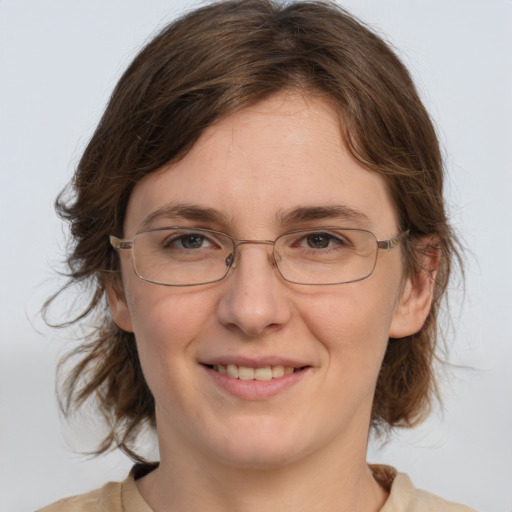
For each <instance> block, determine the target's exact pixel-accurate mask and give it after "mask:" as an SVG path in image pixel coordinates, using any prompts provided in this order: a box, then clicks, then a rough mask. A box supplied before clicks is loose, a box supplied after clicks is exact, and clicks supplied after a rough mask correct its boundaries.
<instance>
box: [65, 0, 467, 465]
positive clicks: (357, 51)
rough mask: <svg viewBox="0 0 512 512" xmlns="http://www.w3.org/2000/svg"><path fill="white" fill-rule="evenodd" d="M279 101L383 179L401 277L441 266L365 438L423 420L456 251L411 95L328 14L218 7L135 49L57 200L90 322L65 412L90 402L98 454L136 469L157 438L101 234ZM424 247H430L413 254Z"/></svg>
mask: <svg viewBox="0 0 512 512" xmlns="http://www.w3.org/2000/svg"><path fill="white" fill-rule="evenodd" d="M285 88H298V89H300V90H302V91H304V92H306V93H310V94H320V95H323V96H324V97H325V98H328V99H329V101H331V102H332V104H334V105H335V106H336V107H337V108H338V109H339V113H340V118H341V119H342V132H343V133H342V134H343V137H344V139H345V142H346V144H347V146H348V148H349V150H350V151H351V153H352V154H353V156H354V157H355V158H356V159H357V160H358V161H359V162H361V163H362V164H364V165H365V166H366V167H368V168H370V169H372V170H374V171H375V172H377V173H379V174H381V175H383V176H384V178H385V180H386V181H387V184H388V187H389V190H390V192H391V194H392V197H393V200H394V204H395V207H396V210H397V213H398V220H399V228H400V229H401V230H406V229H409V230H410V237H409V239H408V240H407V241H406V242H405V243H404V244H403V252H404V261H405V267H406V273H408V274H409V275H414V273H417V272H420V271H422V268H421V256H422V250H429V251H431V250H435V251H437V253H438V254H439V258H440V266H439V271H438V273H437V282H436V293H435V300H434V303H433V305H432V308H431V311H430V314H429V316H428V318H427V320H426V322H425V324H424V326H423V328H422V329H421V330H420V331H419V332H418V333H417V334H414V335H412V336H409V337H408V338H405V339H401V340H390V341H389V344H388V348H387V352H386V355H385V359H384V363H383V365H382V370H381V373H380V376H379V379H378V383H377V389H376V392H375V400H374V406H373V413H372V426H373V427H374V428H384V429H387V428H391V427H394V426H411V425H413V424H415V423H417V422H418V421H419V420H420V419H422V417H423V416H424V415H425V413H426V412H428V410H429V407H430V403H431V399H432V396H433V395H434V394H435V393H436V380H435V373H434V362H435V359H436V345H437V330H438V329H437V325H436V320H437V317H438V308H439V300H440V299H441V297H442V296H443V295H444V292H445V289H446V286H447V283H448V279H449V276H450V269H451V266H452V261H453V259H454V256H455V257H456V259H457V258H458V252H457V246H456V240H455V238H454V236H453V234H452V232H451V229H450V227H449V224H448V222H447V218H446V214H445V208H444V202H443V193H442V192H443V168H442V158H441V154H440V150H439V143H438V140H437V137H436V134H435V131H434V128H433V126H432V122H431V120H430V118H429V115H428V114H427V112H426V110H425V108H424V106H423V104H422V102H421V101H420V99H419V97H418V94H417V91H416V89H415V87H414V85H413V82H412V80H411V78H410V76H409V74H408V72H407V70H406V69H405V67H404V66H403V64H402V63H401V62H400V60H399V59H398V58H397V57H396V55H395V54H394V53H393V51H392V50H391V49H390V48H389V46H388V45H387V44H386V43H384V42H383V40H382V39H381V38H379V37H378V36H376V35H375V34H374V33H373V32H372V31H371V30H370V29H368V28H367V27H366V26H365V25H364V24H362V23H361V22H359V21H357V20H356V19H354V18H353V17H352V16H350V15H349V14H348V13H347V12H345V11H344V10H343V9H341V8H340V7H339V6H336V4H334V3H327V2H320V1H316V2H315V1H311V2H309V1H306V2H297V3H290V4H283V3H278V2H273V1H271V0H227V1H223V2H218V3H214V4H211V5H208V6H205V7H202V8H200V9H197V10H195V11H192V12H190V13H189V14H187V15H185V16H183V17H181V18H180V19H178V20H176V21H174V22H173V23H171V24H170V25H169V26H168V27H166V28H165V29H164V30H163V31H162V32H161V33H160V34H159V35H157V36H156V37H155V38H154V39H153V40H152V41H151V42H150V43H149V44H148V45H147V46H146V47H145V48H144V49H142V51H141V52H140V53H139V54H138V56H137V57H136V58H135V60H134V61H133V63H132V64H131V65H130V66H129V68H128V69H127V71H126V72H125V73H124V75H123V76H122V78H121V79H120V81H119V83H118V84H117V87H116V88H115V90H114V92H113V94H112V97H111V99H110V102H109V104H108V106H107V108H106V111H105V113H104V115H103V117H102V119H101V121H100V123H99V126H98V128H97V130H96V132H95V133H94V135H93V137H92V139H91V141H90V142H89V144H88V146H87V148H86V149H85V151H84V154H83V156H82V158H81V160H80V162H79V165H78V168H77V171H76V174H75V176H74V180H73V182H72V190H73V195H72V197H71V198H67V199H66V194H61V196H59V199H58V200H57V209H58V212H59V214H60V216H61V217H62V218H63V219H65V220H67V221H68V222H69V223H70V227H71V237H72V241H73V246H72V250H71V251H70V254H69V257H68V260H67V263H68V266H69V277H70V283H69V284H73V283H75V284H76V283H78V284H81V285H83V286H85V287H86V288H87V290H89V291H91V298H90V302H89V303H88V305H87V307H85V308H84V310H83V311H82V312H81V313H80V314H79V316H78V317H77V318H75V319H73V320H71V321H70V322H69V323H74V322H86V320H87V319H88V318H90V319H92V320H91V322H90V323H92V330H91V331H90V332H89V333H88V335H87V339H86V340H84V341H83V343H82V344H81V345H80V346H79V347H78V348H77V349H76V350H74V351H73V352H72V353H71V354H70V355H69V356H68V358H75V357H77V358H78V362H77V363H76V364H75V366H74V367H73V369H72V371H71V372H70V373H69V375H68V377H67V380H66V381H65V382H64V383H63V387H62V391H63V392H64V393H63V396H62V398H63V400H62V405H63V408H64V410H65V411H66V412H68V413H69V412H71V411H72V410H74V409H76V408H78V407H80V406H81V405H82V404H83V403H84V402H85V401H86V400H87V399H90V398H93V399H96V403H97V406H98V408H99V410H100V412H101V413H102V415H103V416H104V418H105V419H106V420H107V422H108V424H109V434H108V435H107V437H106V438H105V439H104V441H103V443H102V444H101V445H100V446H99V448H98V450H97V453H101V452H104V451H106V450H108V449H110V448H112V447H119V448H121V449H122V450H123V451H125V452H127V453H128V454H130V455H131V456H132V457H134V458H137V454H136V453H135V451H134V443H135V440H136V437H137V434H138V433H139V431H140V429H141V427H142V426H143V425H144V424H146V423H149V425H151V426H152V427H154V426H155V412H154V399H153V396H152V394H151V392H150V390H149V388H148V387H147V384H146V382H145V379H144V376H143V374H142V370H141V367H140V364H139V359H138V355H137V350H136V346H135V340H134V336H133V334H132V333H128V332H124V331H122V330H121V329H119V328H118V327H117V326H116V325H115V324H114V323H113V321H112V319H111V317H110V314H109V311H108V307H107V304H106V300H105V285H106V283H107V282H108V281H109V280H112V279H114V280H115V279H117V278H118V277H117V276H118V273H117V271H118V269H119V261H118V258H117V255H116V253H115V252H114V250H113V249H112V248H111V246H110V244H109V235H110V234H116V235H119V236H122V225H123V219H124V215H125V210H126V205H127V201H128V198H129V196H130V193H131V191H132V189H133V186H134V185H135V183H137V182H138V181H139V180H140V179H141V178H142V177H144V176H145V175H147V174H148V173H151V172H153V171H155V170H156V169H159V168H160V167H162V166H163V165H164V164H167V163H169V162H173V161H177V160H179V159H180V158H182V157H183V156H184V155H186V154H187V151H189V150H190V148H191V147H192V145H193V144H194V143H195V142H196V140H197V139H198V137H199V136H200V135H201V133H202V131H203V130H204V129H205V128H206V127H208V126H211V125H212V123H214V122H215V121H217V120H218V119H219V118H221V117H223V116H226V115H228V114H230V113H233V112H236V111H239V110H241V109H243V108H245V107H247V106H249V105H251V104H253V103H255V102H257V101H259V100H261V99H263V98H264V97H266V96H268V95H270V94H272V93H275V92H278V91H280V90H283V89H285ZM425 235H434V238H435V240H436V247H435V248H432V247H427V248H423V249H422V250H420V249H419V245H418V243H417V241H418V240H420V239H423V240H424V237H425Z"/></svg>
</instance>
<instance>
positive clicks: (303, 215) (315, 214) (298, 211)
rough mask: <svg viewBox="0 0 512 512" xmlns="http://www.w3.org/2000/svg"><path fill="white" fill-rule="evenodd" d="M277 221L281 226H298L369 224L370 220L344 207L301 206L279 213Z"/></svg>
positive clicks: (359, 212)
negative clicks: (316, 222)
mask: <svg viewBox="0 0 512 512" xmlns="http://www.w3.org/2000/svg"><path fill="white" fill-rule="evenodd" d="M277 217H278V220H279V222H280V223H281V224H283V225H288V224H300V223H303V222H308V221H312V220H334V221H349V222H356V223H359V224H369V223H370V219H369V218H368V216H367V215H365V214H364V213H363V212H361V211H358V210H355V209H353V208H351V207H349V206H345V205H326V206H323V205H322V206H301V207H298V208H293V209H291V210H286V211H280V212H279V213H278V215H277Z"/></svg>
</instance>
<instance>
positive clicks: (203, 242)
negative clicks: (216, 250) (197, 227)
mask: <svg viewBox="0 0 512 512" xmlns="http://www.w3.org/2000/svg"><path fill="white" fill-rule="evenodd" d="M162 245H163V246H164V247H165V248H166V249H167V248H169V249H187V250H194V249H196V250H197V249H206V248H209V247H212V243H211V241H210V240H209V239H208V238H207V237H206V236H205V235H203V234H201V233H185V234H182V235H178V236H172V237H169V238H167V239H166V240H164V241H163V244H162Z"/></svg>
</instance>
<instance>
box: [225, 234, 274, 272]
mask: <svg viewBox="0 0 512 512" xmlns="http://www.w3.org/2000/svg"><path fill="white" fill-rule="evenodd" d="M249 244H250V245H252V244H256V245H270V246H271V247H272V253H271V255H270V262H271V263H274V264H275V262H276V260H275V257H276V256H275V253H274V246H275V241H274V240H234V249H235V253H237V252H238V249H239V247H240V246H242V245H249ZM237 260H238V254H237V255H236V257H235V254H230V255H229V256H228V257H227V258H226V265H227V266H228V267H229V266H231V267H233V268H235V267H236V264H237Z"/></svg>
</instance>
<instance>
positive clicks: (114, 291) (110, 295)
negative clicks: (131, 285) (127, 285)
mask: <svg viewBox="0 0 512 512" xmlns="http://www.w3.org/2000/svg"><path fill="white" fill-rule="evenodd" d="M105 288H106V292H107V299H108V306H109V308H110V314H111V315H112V319H113V320H114V322H115V324H116V325H117V326H118V327H119V328H120V329H122V330H123V331H127V332H133V327H132V318H131V315H130V310H129V309H128V305H127V304H126V298H125V296H124V291H123V289H122V285H121V284H120V283H117V282H114V281H110V282H109V283H108V284H107V285H106V287H105Z"/></svg>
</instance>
